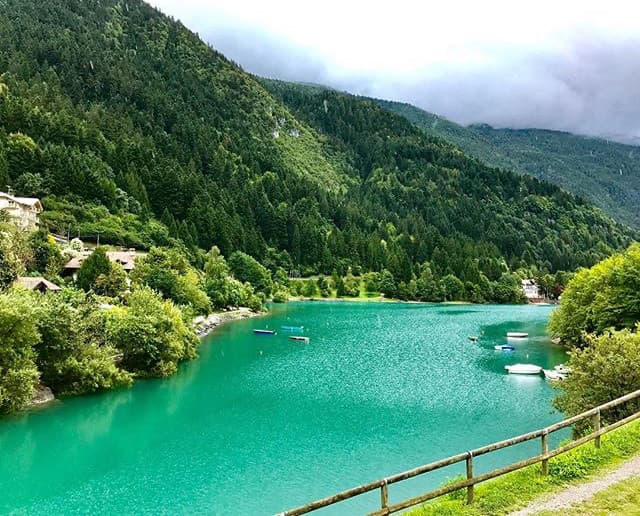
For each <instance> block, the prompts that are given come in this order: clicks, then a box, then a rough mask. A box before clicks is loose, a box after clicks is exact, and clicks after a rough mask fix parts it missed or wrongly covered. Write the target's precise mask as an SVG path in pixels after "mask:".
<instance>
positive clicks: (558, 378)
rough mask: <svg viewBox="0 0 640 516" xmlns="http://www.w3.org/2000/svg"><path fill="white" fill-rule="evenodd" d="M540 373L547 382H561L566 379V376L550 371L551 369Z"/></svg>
mask: <svg viewBox="0 0 640 516" xmlns="http://www.w3.org/2000/svg"><path fill="white" fill-rule="evenodd" d="M542 372H543V373H544V377H545V378H546V379H547V380H551V381H553V382H561V381H562V380H564V379H565V378H566V375H564V374H562V373H559V372H558V371H552V370H551V369H543V370H542Z"/></svg>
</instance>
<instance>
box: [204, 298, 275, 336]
mask: <svg viewBox="0 0 640 516" xmlns="http://www.w3.org/2000/svg"><path fill="white" fill-rule="evenodd" d="M267 313H269V312H266V311H264V312H255V311H253V310H251V309H250V308H247V307H245V306H240V307H238V308H234V309H231V310H227V311H223V312H213V313H211V314H209V315H208V316H206V317H205V316H199V317H196V318H195V319H194V320H193V328H194V330H195V332H196V335H197V336H198V338H200V339H203V338H204V337H206V336H207V335H209V334H211V333H212V332H213V331H215V329H216V328H218V327H219V326H221V325H222V324H225V323H228V322H230V321H239V320H242V319H252V318H254V317H261V316H263V315H265V314H267Z"/></svg>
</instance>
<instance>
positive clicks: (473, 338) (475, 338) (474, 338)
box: [467, 335, 478, 342]
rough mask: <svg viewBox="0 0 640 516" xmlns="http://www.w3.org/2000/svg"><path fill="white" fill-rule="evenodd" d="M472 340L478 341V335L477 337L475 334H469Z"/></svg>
mask: <svg viewBox="0 0 640 516" xmlns="http://www.w3.org/2000/svg"><path fill="white" fill-rule="evenodd" d="M467 338H468V339H469V340H470V341H471V342H478V337H476V336H475V335H469V337H467Z"/></svg>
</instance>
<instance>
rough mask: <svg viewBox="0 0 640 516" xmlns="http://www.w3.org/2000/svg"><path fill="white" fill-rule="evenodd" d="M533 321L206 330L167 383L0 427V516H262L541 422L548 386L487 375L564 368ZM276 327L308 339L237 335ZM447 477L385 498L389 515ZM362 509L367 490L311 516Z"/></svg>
mask: <svg viewBox="0 0 640 516" xmlns="http://www.w3.org/2000/svg"><path fill="white" fill-rule="evenodd" d="M550 312H551V307H543V306H475V305H419V304H391V303H389V304H386V303H384V304H383V303H346V302H345V303H338V302H333V303H332V302H307V303H289V304H288V305H276V306H275V307H274V308H273V310H272V312H271V314H270V315H268V316H266V317H263V318H259V319H251V320H245V321H240V322H235V323H230V324H227V325H225V326H223V327H221V328H220V329H218V330H217V331H216V333H215V334H214V335H211V336H209V337H208V338H206V339H205V340H204V341H203V345H202V347H201V350H200V357H199V358H198V359H197V360H195V361H193V362H190V363H188V364H185V365H184V366H183V367H182V368H181V370H180V372H179V374H178V375H176V376H175V377H173V378H169V379H164V380H149V381H141V382H138V383H137V384H136V385H135V386H134V387H132V388H130V389H127V390H122V391H117V392H108V393H104V394H100V395H95V396H87V397H81V398H72V399H66V400H63V401H60V402H56V404H54V405H53V406H52V407H51V408H48V409H45V410H41V411H37V412H32V413H29V414H23V415H19V416H15V417H11V418H5V419H2V420H0V513H2V514H5V513H16V514H88V513H90V514H141V513H154V514H157V513H161V514H233V515H245V514H247V515H254V514H256V515H260V514H273V513H275V512H278V511H280V510H284V509H287V508H291V507H293V506H296V505H299V504H302V503H305V502H308V501H311V500H313V499H315V498H319V497H323V496H327V495H330V494H333V493H334V492H336V491H339V490H343V489H346V488H349V487H353V486H355V485H357V484H360V483H364V482H368V481H371V480H375V479H377V478H380V477H383V476H386V475H389V474H392V473H396V472H399V471H402V470H404V469H408V468H412V467H415V466H418V465H420V464H423V463H426V462H430V461H432V460H436V459H439V458H443V457H446V456H448V455H452V454H454V453H459V452H461V451H465V450H467V449H470V448H474V447H477V446H481V445H483V444H487V443H490V442H493V441H496V440H499V439H503V438H507V437H510V436H513V435H516V434H519V433H523V432H527V431H530V430H533V429H536V428H539V427H541V426H544V425H547V424H550V423H552V422H555V421H558V420H560V419H562V417H561V415H560V414H558V413H554V412H553V410H552V407H551V404H550V400H551V398H552V397H553V394H554V393H553V390H552V388H551V387H550V386H549V385H548V383H546V382H545V380H544V379H543V378H542V377H541V376H540V377H538V376H536V377H518V376H512V375H511V376H510V375H507V374H506V373H505V371H504V366H505V365H506V364H512V363H517V362H530V363H535V364H538V365H541V366H544V367H551V366H553V365H555V364H558V363H560V362H562V361H563V360H564V359H565V355H564V353H563V352H562V350H561V349H560V348H558V347H557V346H555V345H553V344H551V343H550V342H549V340H548V339H547V337H546V336H545V325H546V322H547V320H548V317H549V314H550ZM281 325H304V326H305V335H307V336H309V337H311V342H310V343H309V344H304V343H300V342H294V341H290V340H288V339H287V336H286V334H284V332H279V333H278V335H276V336H274V337H267V336H255V335H253V334H252V332H251V330H252V329H253V328H266V327H268V328H272V329H279V328H280V326H281ZM507 331H525V332H528V333H529V334H530V338H529V339H528V340H527V341H525V342H523V343H518V344H516V346H517V350H516V351H515V352H514V353H505V352H497V351H494V349H493V346H494V345H495V344H501V343H506V338H505V336H504V335H505V333H506V332H507ZM469 335H479V336H480V341H479V343H478V344H473V343H471V342H469V341H468V339H467V337H468V336H469ZM565 437H566V435H565ZM559 438H562V436H557V437H556V439H559ZM555 442H557V441H555ZM538 449H539V443H538V442H533V443H526V444H523V445H519V446H517V447H514V448H511V449H508V450H505V451H502V452H500V454H499V455H496V456H492V455H489V456H485V457H481V458H478V459H477V462H476V464H475V465H476V469H477V470H478V471H484V470H487V469H489V468H491V467H495V466H497V465H500V464H505V463H506V462H508V461H513V460H516V459H518V458H523V457H524V456H525V455H526V454H527V453H531V452H534V451H537V450H538ZM463 468H464V464H461V465H457V466H454V467H450V468H447V470H445V471H442V472H435V473H434V474H429V475H426V476H423V477H420V478H418V479H414V480H412V481H410V482H409V483H407V484H406V485H402V484H396V485H394V486H391V487H390V497H391V502H394V501H400V500H401V499H402V498H403V497H407V496H411V495H415V494H418V493H420V492H423V491H424V490H426V489H429V488H432V487H436V486H437V485H439V484H440V483H442V482H443V481H444V480H446V479H447V478H451V477H453V476H455V475H456V474H460V473H462V471H463ZM378 503H379V493H378V492H375V493H372V494H371V495H368V496H365V497H362V498H360V499H358V500H356V501H351V502H348V503H343V504H340V505H338V506H336V507H335V508H333V509H330V510H325V511H320V512H319V513H318V514H359V513H362V512H366V511H367V510H374V509H377V508H378Z"/></svg>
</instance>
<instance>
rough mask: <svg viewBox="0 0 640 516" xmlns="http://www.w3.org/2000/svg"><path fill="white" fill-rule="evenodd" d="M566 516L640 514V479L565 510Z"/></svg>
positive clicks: (546, 514)
mask: <svg viewBox="0 0 640 516" xmlns="http://www.w3.org/2000/svg"><path fill="white" fill-rule="evenodd" d="M556 514H558V512H557V511H541V512H538V513H536V516H555V515H556ZM562 514H564V515H566V516H581V515H585V514H589V515H591V516H605V515H606V516H631V515H636V516H637V515H638V514H640V477H635V478H630V479H628V480H623V481H622V482H618V483H617V484H614V485H612V486H611V487H609V488H608V489H605V490H604V491H601V492H599V493H597V494H596V495H594V496H593V497H592V498H590V499H589V500H587V501H586V502H582V503H579V504H576V505H573V506H572V507H571V508H570V509H563V511H562Z"/></svg>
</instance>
